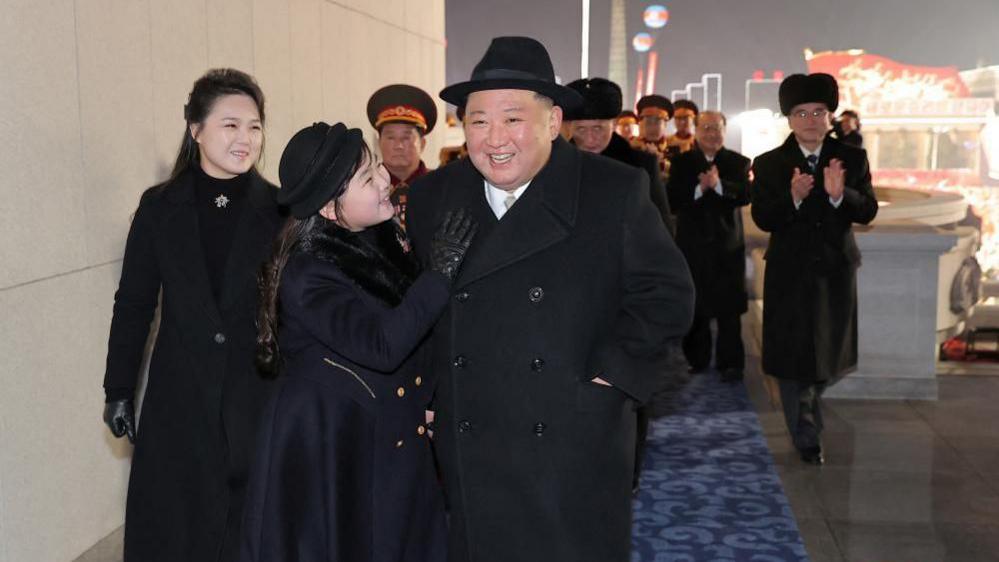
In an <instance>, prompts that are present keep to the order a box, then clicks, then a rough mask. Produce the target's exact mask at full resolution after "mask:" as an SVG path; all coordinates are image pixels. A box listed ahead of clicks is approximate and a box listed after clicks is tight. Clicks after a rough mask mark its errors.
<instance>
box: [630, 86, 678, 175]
mask: <svg viewBox="0 0 999 562" xmlns="http://www.w3.org/2000/svg"><path fill="white" fill-rule="evenodd" d="M636 107H637V109H638V126H639V135H638V137H637V138H635V139H633V140H632V141H631V146H632V147H633V148H637V149H639V150H644V151H646V152H649V153H651V154H655V155H656V158H658V159H659V173H660V175H661V176H662V179H663V182H664V183H665V182H666V180H668V179H669V158H668V155H667V148H668V146H669V145H668V143H667V135H666V126H667V125H668V124H669V120H670V119H671V118H672V117H673V102H671V101H669V100H668V99H666V98H664V97H663V96H660V95H656V94H653V95H649V96H644V97H642V98H641V99H640V100H638V104H637V106H636Z"/></svg>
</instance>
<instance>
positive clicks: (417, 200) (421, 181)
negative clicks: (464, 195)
mask: <svg viewBox="0 0 999 562" xmlns="http://www.w3.org/2000/svg"><path fill="white" fill-rule="evenodd" d="M466 166H471V162H468V161H466V160H465V159H463V160H461V161H458V162H452V163H450V164H446V165H444V166H441V167H440V168H437V169H436V170H433V171H430V172H427V173H426V174H424V175H422V176H420V177H418V178H416V179H415V180H414V181H413V183H412V185H411V186H410V189H409V203H408V206H409V209H410V210H412V208H413V206H414V204H415V205H416V207H419V206H420V204H421V203H422V202H423V201H424V200H426V199H431V198H434V197H441V196H442V193H443V191H444V190H445V188H446V186H448V185H451V184H453V183H454V182H455V180H456V179H457V178H459V177H460V176H461V175H462V174H463V173H465V174H467V172H468V171H467V170H464V169H463V168H464V167H466Z"/></svg>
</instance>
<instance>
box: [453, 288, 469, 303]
mask: <svg viewBox="0 0 999 562" xmlns="http://www.w3.org/2000/svg"><path fill="white" fill-rule="evenodd" d="M454 300H456V301H458V302H465V301H467V300H468V291H461V292H459V293H456V294H455V295H454Z"/></svg>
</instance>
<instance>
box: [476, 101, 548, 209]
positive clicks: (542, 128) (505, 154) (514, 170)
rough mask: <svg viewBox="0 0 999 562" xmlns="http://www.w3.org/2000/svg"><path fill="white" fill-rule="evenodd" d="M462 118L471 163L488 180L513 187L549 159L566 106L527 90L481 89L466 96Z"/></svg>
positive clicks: (521, 182) (504, 186)
mask: <svg viewBox="0 0 999 562" xmlns="http://www.w3.org/2000/svg"><path fill="white" fill-rule="evenodd" d="M464 123H465V141H466V142H467V144H468V156H469V157H470V158H471V159H472V164H473V165H474V166H475V168H476V169H477V170H479V173H481V174H482V175H483V176H484V177H485V178H486V181H488V182H489V183H490V184H492V185H494V186H496V187H498V188H500V189H503V190H507V191H512V190H514V189H517V188H518V187H520V186H522V185H524V184H526V183H527V182H529V181H531V179H533V178H534V176H536V175H537V174H538V172H540V171H541V168H543V167H544V166H545V164H546V163H547V162H548V158H549V156H551V151H552V141H553V140H555V137H557V136H558V134H559V128H560V127H561V125H562V108H560V107H558V106H552V105H551V104H550V102H548V101H547V100H546V98H543V97H540V96H538V95H537V94H535V93H534V92H531V91H528V90H483V91H479V92H474V93H472V94H471V95H469V96H468V101H467V102H466V104H465V122H464Z"/></svg>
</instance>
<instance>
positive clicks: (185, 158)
mask: <svg viewBox="0 0 999 562" xmlns="http://www.w3.org/2000/svg"><path fill="white" fill-rule="evenodd" d="M233 94H241V95H245V96H249V97H250V99H252V100H253V101H254V102H255V103H256V104H257V111H258V112H259V113H260V124H261V125H263V123H264V93H263V92H262V91H260V86H258V85H257V82H256V80H254V79H253V77H252V76H250V75H249V74H247V73H245V72H241V71H239V70H236V69H234V68H213V69H211V70H209V71H208V72H206V73H205V75H204V76H202V77H201V78H198V80H197V81H195V82H194V87H193V88H192V89H191V93H190V94H189V95H188V97H187V104H186V105H185V106H184V121H185V123H184V140H182V141H181V143H180V150H179V151H178V152H177V161H176V162H174V165H173V171H172V172H170V179H171V180H172V179H175V178H176V177H177V176H178V175H180V173H181V172H183V171H184V170H186V169H187V168H188V167H189V166H190V165H191V164H193V163H195V162H200V160H201V153H200V152H199V151H198V143H197V142H196V141H195V140H194V137H193V136H192V135H191V125H200V124H202V123H204V121H205V118H206V117H208V114H209V113H211V111H212V108H213V107H214V106H215V102H217V101H218V99H219V98H221V97H222V96H229V95H233ZM261 154H263V147H261Z"/></svg>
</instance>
